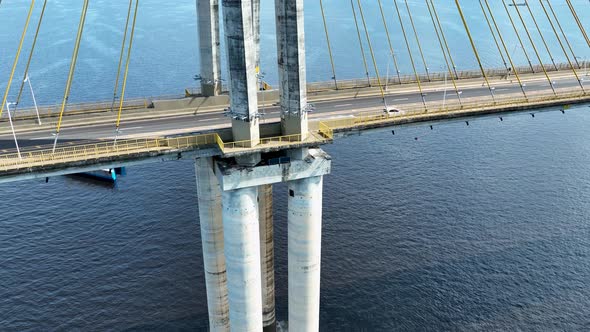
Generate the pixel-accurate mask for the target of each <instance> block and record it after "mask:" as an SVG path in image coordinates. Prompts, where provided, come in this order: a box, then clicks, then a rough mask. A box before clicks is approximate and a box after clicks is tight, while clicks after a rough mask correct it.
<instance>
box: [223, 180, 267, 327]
mask: <svg viewBox="0 0 590 332" xmlns="http://www.w3.org/2000/svg"><path fill="white" fill-rule="evenodd" d="M222 196H223V229H224V246H225V259H226V261H227V283H228V290H229V310H230V313H229V319H230V325H231V330H232V331H244V332H250V331H251V332H260V331H262V287H261V285H262V280H261V271H260V232H259V220H258V188H257V187H249V188H243V189H236V190H229V191H224V192H223V194H222Z"/></svg>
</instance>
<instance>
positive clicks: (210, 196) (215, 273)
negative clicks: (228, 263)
mask: <svg viewBox="0 0 590 332" xmlns="http://www.w3.org/2000/svg"><path fill="white" fill-rule="evenodd" d="M195 168H196V174H197V193H198V201H199V220H200V225H201V241H202V243H203V263H204V265H205V284H206V287H207V305H208V310H209V329H210V331H212V332H226V331H229V330H230V329H229V303H228V298H227V275H226V269H225V256H224V251H223V222H222V218H221V190H220V188H219V182H218V181H217V178H216V177H215V174H214V173H213V159H212V158H199V159H197V160H196V162H195Z"/></svg>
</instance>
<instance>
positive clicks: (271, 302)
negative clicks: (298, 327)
mask: <svg viewBox="0 0 590 332" xmlns="http://www.w3.org/2000/svg"><path fill="white" fill-rule="evenodd" d="M258 211H259V219H260V268H261V274H262V322H263V325H264V331H265V332H274V331H276V330H277V326H276V318H275V272H274V227H273V226H274V225H273V210H272V185H270V184H267V185H262V186H260V187H258Z"/></svg>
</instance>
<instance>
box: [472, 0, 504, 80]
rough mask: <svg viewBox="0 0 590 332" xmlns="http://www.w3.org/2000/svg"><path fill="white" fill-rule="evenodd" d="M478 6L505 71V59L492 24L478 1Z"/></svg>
mask: <svg viewBox="0 0 590 332" xmlns="http://www.w3.org/2000/svg"><path fill="white" fill-rule="evenodd" d="M479 6H480V7H481V12H482V13H483V17H484V18H485V19H486V22H487V24H488V28H490V33H491V34H492V37H493V38H494V43H495V44H496V47H497V48H498V53H500V57H501V58H502V62H503V63H504V67H505V68H506V70H508V63H506V58H505V57H504V52H502V49H501V48H500V44H499V43H498V39H497V38H496V34H495V33H494V29H492V24H491V23H490V19H489V18H488V14H487V13H486V11H485V9H484V8H483V3H482V2H481V0H479Z"/></svg>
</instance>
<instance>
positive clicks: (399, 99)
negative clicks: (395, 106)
mask: <svg viewBox="0 0 590 332" xmlns="http://www.w3.org/2000/svg"><path fill="white" fill-rule="evenodd" d="M405 100H409V98H398V99H394V100H393V101H405Z"/></svg>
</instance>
